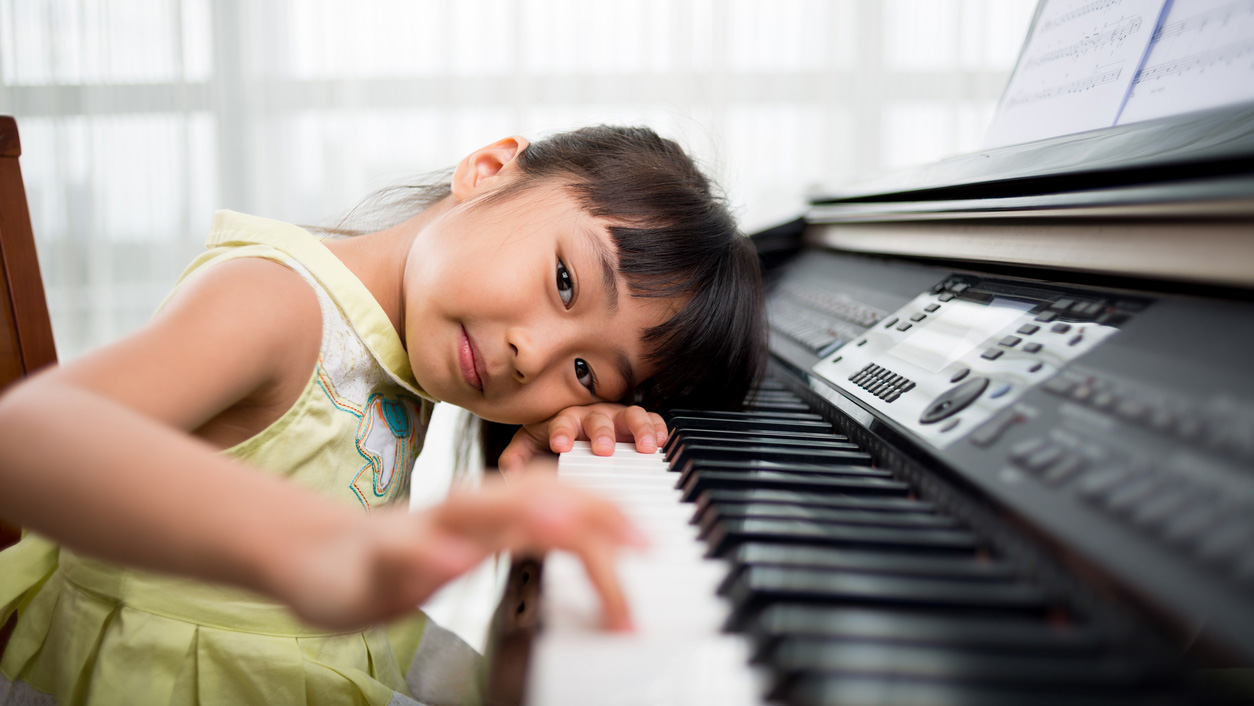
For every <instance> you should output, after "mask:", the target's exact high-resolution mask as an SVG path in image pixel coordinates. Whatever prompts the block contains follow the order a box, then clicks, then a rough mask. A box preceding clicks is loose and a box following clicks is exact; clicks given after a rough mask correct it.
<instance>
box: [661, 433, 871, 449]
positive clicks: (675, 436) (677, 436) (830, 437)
mask: <svg viewBox="0 0 1254 706" xmlns="http://www.w3.org/2000/svg"><path fill="white" fill-rule="evenodd" d="M695 437H704V438H707V439H720V440H721V439H771V440H775V439H781V440H782V439H793V440H798V441H848V440H849V439H848V437H845V436H844V435H842V434H834V433H831V432H825V431H818V432H796V431H769V430H760V429H672V430H671V431H670V433H669V435H668V436H667V437H666V443H665V444H664V445H663V446H662V450H663V452H666V451H669V450H670V449H671V448H672V447H673V446H675V445H676V444H679V443H682V442H683V440H684V439H688V438H695Z"/></svg>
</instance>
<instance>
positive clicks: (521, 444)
mask: <svg viewBox="0 0 1254 706" xmlns="http://www.w3.org/2000/svg"><path fill="white" fill-rule="evenodd" d="M547 450H548V444H546V443H545V442H544V441H543V440H541V439H537V438H536V436H535V434H533V433H531V432H530V431H529V430H528V429H527V428H526V427H523V428H521V429H519V430H518V431H517V432H515V433H514V438H513V439H510V442H509V444H508V445H507V446H506V447H505V450H504V451H502V452H501V456H500V458H499V459H497V462H496V464H497V467H498V468H500V469H501V473H504V474H505V475H513V474H515V473H519V472H521V471H522V470H523V468H524V467H525V466H526V465H527V463H529V462H530V461H531V460H532V459H533V458H535V457H536V455H537V454H543V453H545V452H546V451H547ZM554 450H556V449H554Z"/></svg>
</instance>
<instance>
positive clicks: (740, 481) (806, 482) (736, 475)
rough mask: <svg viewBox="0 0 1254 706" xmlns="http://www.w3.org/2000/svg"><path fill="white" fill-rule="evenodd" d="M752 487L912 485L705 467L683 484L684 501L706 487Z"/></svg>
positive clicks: (898, 491)
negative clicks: (708, 468) (705, 468)
mask: <svg viewBox="0 0 1254 706" xmlns="http://www.w3.org/2000/svg"><path fill="white" fill-rule="evenodd" d="M753 488H762V489H771V490H793V491H806V492H812V493H824V492H826V493H840V494H845V495H897V496H903V497H904V496H905V495H907V494H909V492H910V486H909V485H907V484H905V483H903V482H901V481H897V480H889V479H885V478H870V477H856V476H841V475H834V474H830V473H828V474H818V473H810V474H806V473H781V472H779V471H753V470H750V471H718V470H704V471H702V472H701V473H700V474H695V473H694V474H692V476H691V477H689V478H688V480H687V481H686V482H685V483H684V484H683V495H682V496H681V499H682V500H683V501H684V502H692V501H693V500H696V498H697V496H699V495H701V493H703V492H705V491H707V490H718V489H739V490H749V489H753Z"/></svg>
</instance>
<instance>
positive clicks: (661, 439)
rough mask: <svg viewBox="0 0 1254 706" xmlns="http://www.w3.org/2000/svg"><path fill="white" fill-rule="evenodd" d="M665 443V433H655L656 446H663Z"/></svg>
mask: <svg viewBox="0 0 1254 706" xmlns="http://www.w3.org/2000/svg"><path fill="white" fill-rule="evenodd" d="M665 443H666V432H664V431H659V432H658V433H657V445H658V446H661V445H662V444H665Z"/></svg>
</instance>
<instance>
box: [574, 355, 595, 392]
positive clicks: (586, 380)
mask: <svg viewBox="0 0 1254 706" xmlns="http://www.w3.org/2000/svg"><path fill="white" fill-rule="evenodd" d="M575 377H576V378H577V379H578V380H579V384H580V385H583V386H584V387H586V388H588V390H589V391H591V392H592V394H593V395H595V394H596V393H597V378H596V376H595V375H593V374H592V367H591V366H589V365H588V363H587V361H585V360H584V359H583V358H576V359H575Z"/></svg>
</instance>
